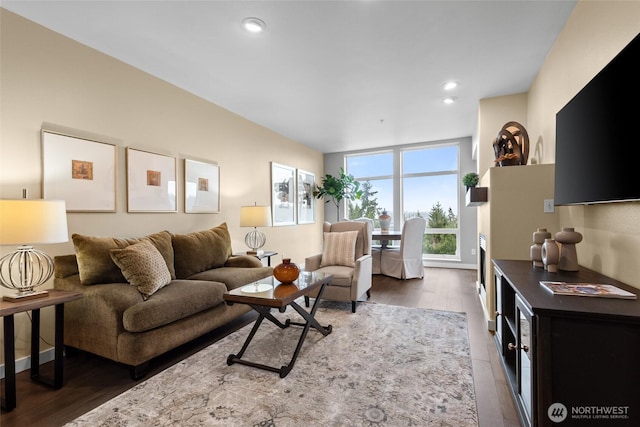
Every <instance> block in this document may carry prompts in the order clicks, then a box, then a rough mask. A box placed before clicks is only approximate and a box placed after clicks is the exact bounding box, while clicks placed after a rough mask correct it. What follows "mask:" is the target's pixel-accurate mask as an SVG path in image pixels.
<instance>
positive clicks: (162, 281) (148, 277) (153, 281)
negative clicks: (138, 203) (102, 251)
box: [109, 240, 171, 300]
mask: <svg viewBox="0 0 640 427" xmlns="http://www.w3.org/2000/svg"><path fill="white" fill-rule="evenodd" d="M109 252H110V254H111V259H113V262H115V263H116V265H117V266H118V267H120V270H121V271H122V275H123V276H124V277H125V279H127V282H129V284H131V285H132V286H134V287H136V288H137V289H138V291H139V292H140V293H141V294H142V297H143V298H144V299H145V300H146V299H147V298H149V297H150V296H151V295H153V294H154V293H155V292H157V291H158V290H159V289H161V288H162V287H163V286H166V285H168V284H169V282H171V273H169V268H167V264H166V263H165V261H164V258H163V257H162V254H161V253H160V251H159V250H158V249H157V248H156V247H155V246H153V245H152V244H151V243H150V242H148V241H146V240H143V241H141V242H140V243H135V244H133V245H130V246H127V247H126V248H124V249H111V250H110V251H109Z"/></svg>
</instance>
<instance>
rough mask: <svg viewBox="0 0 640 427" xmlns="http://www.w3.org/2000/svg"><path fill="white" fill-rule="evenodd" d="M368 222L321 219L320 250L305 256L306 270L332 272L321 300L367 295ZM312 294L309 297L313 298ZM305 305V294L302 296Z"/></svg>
mask: <svg viewBox="0 0 640 427" xmlns="http://www.w3.org/2000/svg"><path fill="white" fill-rule="evenodd" d="M370 227H371V226H370V224H369V223H368V222H360V221H340V222H336V223H333V224H331V223H328V222H325V223H324V225H323V248H322V253H321V254H317V255H314V256H311V257H308V258H305V263H304V268H305V270H306V271H316V272H319V273H330V274H333V279H332V280H331V283H330V285H329V286H327V287H326V288H325V290H324V293H323V294H322V298H323V299H328V300H333V301H345V302H348V301H351V311H352V312H353V313H355V312H356V302H357V301H358V299H359V298H360V297H362V296H363V295H364V294H366V295H367V298H369V297H370V296H371V293H370V291H371V233H372V232H373V230H371V229H370ZM316 295H317V293H316V294H312V295H311V297H315V296H316ZM305 304H306V306H307V307H309V297H308V296H306V297H305Z"/></svg>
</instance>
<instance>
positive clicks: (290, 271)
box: [273, 258, 300, 283]
mask: <svg viewBox="0 0 640 427" xmlns="http://www.w3.org/2000/svg"><path fill="white" fill-rule="evenodd" d="M299 275H300V268H299V267H298V266H297V265H296V263H294V262H291V258H283V259H282V264H278V265H276V266H275V267H274V268H273V277H275V278H276V279H278V281H279V282H281V283H291V282H293V281H294V280H296V279H297V278H298V276H299Z"/></svg>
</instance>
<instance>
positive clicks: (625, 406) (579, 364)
mask: <svg viewBox="0 0 640 427" xmlns="http://www.w3.org/2000/svg"><path fill="white" fill-rule="evenodd" d="M492 263H493V267H494V268H493V271H494V283H493V284H494V286H495V298H496V300H495V304H496V307H497V312H496V331H495V335H494V336H495V342H496V345H497V349H498V353H499V355H500V359H501V361H502V366H503V369H504V371H505V374H506V377H507V383H508V385H509V388H510V390H511V394H512V397H513V399H514V402H515V404H516V408H517V410H518V415H519V417H520V421H521V423H522V425H524V426H527V427H529V426H556V425H562V426H563V427H564V426H585V427H586V426H638V425H640V300H638V299H636V300H624V299H616V298H599V297H583V296H560V295H553V294H552V293H551V292H549V291H547V290H546V289H544V288H542V286H541V285H540V281H541V280H549V281H564V282H584V283H607V284H611V285H615V286H618V287H619V288H622V289H625V290H628V291H630V292H633V293H635V294H636V295H638V294H640V290H639V289H635V288H633V287H630V286H628V285H626V284H624V283H621V282H618V281H616V280H614V279H612V278H609V277H606V276H603V275H601V274H599V273H597V272H595V271H592V270H589V269H586V268H583V267H580V271H577V272H564V271H560V272H558V273H548V272H546V271H545V270H544V269H542V268H534V267H533V265H532V263H531V261H520V260H518V261H514V260H496V259H494V260H492Z"/></svg>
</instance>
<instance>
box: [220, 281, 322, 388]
mask: <svg viewBox="0 0 640 427" xmlns="http://www.w3.org/2000/svg"><path fill="white" fill-rule="evenodd" d="M332 278H333V275H331V274H323V273H315V272H306V271H301V272H300V277H298V279H297V280H296V281H295V282H293V283H280V282H279V281H278V280H276V278H275V277H273V276H271V277H267V278H266V279H262V280H259V281H257V282H254V283H250V284H248V285H245V286H242V287H240V288H237V289H233V290H231V291H229V292H227V293H225V294H224V300H225V302H226V303H227V304H228V305H232V304H247V305H248V306H250V307H251V308H253V309H254V310H255V311H257V312H258V313H259V314H260V315H259V316H258V319H257V320H256V322H255V323H254V324H253V328H252V329H251V332H250V333H249V336H248V337H247V339H246V340H245V342H244V344H243V346H242V349H241V350H240V352H239V353H238V354H230V355H229V356H228V357H227V365H233V364H234V363H240V364H243V365H247V366H252V367H254V368H259V369H265V370H267V371H272V372H277V373H279V374H280V378H284V377H286V376H287V374H289V372H290V371H291V369H292V368H293V365H294V364H295V362H296V359H297V358H298V354H299V353H300V349H301V348H302V344H303V343H304V340H305V338H306V337H307V333H308V332H309V329H310V328H314V329H316V330H318V331H319V332H320V333H321V334H322V335H325V336H326V335H329V334H330V333H331V325H328V326H322V325H320V323H318V321H317V320H316V319H315V314H316V309H317V308H318V302H319V301H320V299H321V298H322V293H323V292H324V289H325V287H326V286H327V285H328V284H329V283H330V282H331V279H332ZM316 290H317V291H318V295H317V297H316V298H315V302H314V304H313V307H311V310H310V311H309V312H307V311H306V310H305V309H304V308H302V307H301V306H300V305H299V304H298V303H296V299H298V298H299V297H302V296H308V295H309V293H310V292H312V291H316ZM287 306H291V307H292V308H293V309H294V310H295V311H297V312H298V314H300V316H302V318H303V319H304V323H299V322H292V321H291V320H290V319H287V320H286V321H285V322H284V323H283V322H281V321H280V320H278V319H277V318H275V317H274V316H273V315H272V314H271V309H273V308H276V309H278V311H280V312H281V313H284V311H285V310H286V309H287ZM265 318H266V319H268V320H269V321H271V322H272V323H273V324H275V325H276V326H278V327H280V328H283V329H284V328H288V327H289V326H291V325H296V326H302V327H303V329H302V333H301V334H300V339H299V340H298V345H297V346H296V349H295V351H294V353H293V356H292V358H291V361H290V362H289V364H287V365H285V366H282V367H280V368H275V367H272V366H268V365H264V364H261V363H256V362H251V361H249V360H244V359H242V356H243V355H244V352H245V351H246V350H247V348H248V347H249V344H250V343H251V340H252V339H253V336H254V335H255V334H256V332H257V331H258V328H259V327H260V325H261V324H262V321H263V320H264V319H265Z"/></svg>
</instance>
